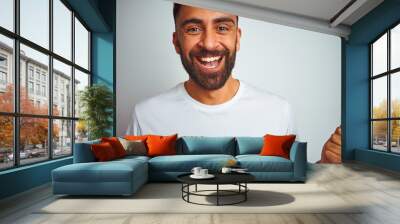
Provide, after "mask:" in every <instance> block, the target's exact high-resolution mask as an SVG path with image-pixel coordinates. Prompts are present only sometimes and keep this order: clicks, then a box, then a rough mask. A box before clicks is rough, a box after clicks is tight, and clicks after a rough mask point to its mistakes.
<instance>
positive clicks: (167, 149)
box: [146, 134, 178, 157]
mask: <svg viewBox="0 0 400 224" xmlns="http://www.w3.org/2000/svg"><path fill="white" fill-rule="evenodd" d="M177 138H178V134H174V135H170V136H161V135H150V136H149V137H147V140H146V144H147V148H148V151H147V155H148V156H152V157H154V156H165V155H175V154H176V139H177Z"/></svg>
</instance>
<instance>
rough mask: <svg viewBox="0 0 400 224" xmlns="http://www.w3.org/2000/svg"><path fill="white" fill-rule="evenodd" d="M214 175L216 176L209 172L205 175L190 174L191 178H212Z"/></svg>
mask: <svg viewBox="0 0 400 224" xmlns="http://www.w3.org/2000/svg"><path fill="white" fill-rule="evenodd" d="M214 177H215V176H214V175H212V174H207V175H204V176H202V175H194V174H192V175H190V178H193V179H211V178H214Z"/></svg>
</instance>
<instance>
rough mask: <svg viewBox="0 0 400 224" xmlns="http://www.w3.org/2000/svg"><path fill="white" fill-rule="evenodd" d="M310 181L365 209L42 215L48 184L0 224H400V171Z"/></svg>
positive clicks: (362, 169)
mask: <svg viewBox="0 0 400 224" xmlns="http://www.w3.org/2000/svg"><path fill="white" fill-rule="evenodd" d="M307 183H310V184H317V185H320V186H323V187H324V188H325V189H327V190H328V191H330V192H332V193H334V194H336V195H337V196H339V197H341V198H342V199H343V200H346V201H355V202H357V203H361V202H362V204H364V205H365V206H364V207H363V208H362V210H361V212H360V213H350V214H349V213H318V214H317V213H313V212H311V213H304V214H281V213H280V214H211V213H209V214H156V213H155V214H38V213H35V212H36V211H38V209H40V208H41V207H42V206H43V205H44V204H46V203H51V202H52V201H54V199H55V197H54V196H53V195H52V194H51V189H50V186H49V185H46V186H42V187H39V188H37V189H34V190H32V191H30V192H25V193H23V194H20V195H18V196H15V197H12V198H9V199H6V200H3V201H1V202H0V223H7V224H8V223H29V224H39V223H42V224H49V223H85V224H88V223H107V224H113V223H116V224H128V223H132V224H133V223H135V224H136V223H138V224H148V223H152V224H156V223H162V224H167V223H171V224H179V223H193V224H196V223H199V224H207V223H211V224H219V223H229V224H237V223H246V224H253V223H254V224H256V223H257V224H258V223H305V224H308V223H362V224H364V223H379V224H386V223H388V224H390V223H393V224H395V223H396V224H398V223H400V174H397V173H392V172H388V171H384V170H382V169H377V168H372V167H368V166H365V165H361V164H345V165H321V164H318V165H313V166H312V167H311V170H310V171H309V174H308V181H307ZM310 197H313V196H312V195H311V196H310ZM315 199H316V200H315V203H316V204H318V203H321V202H320V201H318V200H317V197H316V198H315ZM171 206H174V205H171Z"/></svg>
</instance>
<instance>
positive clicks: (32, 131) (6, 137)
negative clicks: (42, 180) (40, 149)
mask: <svg viewBox="0 0 400 224" xmlns="http://www.w3.org/2000/svg"><path fill="white" fill-rule="evenodd" d="M13 92H14V91H13V85H8V86H7V89H6V92H5V93H0V111H2V112H13V107H14V96H13ZM43 105H46V106H43ZM20 111H21V113H22V114H35V115H38V114H39V115H47V114H48V107H47V104H41V105H34V103H33V101H31V100H30V99H29V96H28V93H27V92H26V89H25V88H24V87H21V88H20ZM55 113H56V114H58V113H59V112H58V110H56V111H55ZM0 127H1V128H0V147H1V148H13V117H12V116H0ZM20 127H21V128H20V139H19V140H20V148H21V149H24V148H25V146H26V145H37V144H42V145H43V146H44V145H45V144H46V143H47V139H48V138H47V137H48V131H49V126H48V119H47V118H32V117H21V118H20ZM58 135H59V127H57V125H54V126H53V138H57V137H58Z"/></svg>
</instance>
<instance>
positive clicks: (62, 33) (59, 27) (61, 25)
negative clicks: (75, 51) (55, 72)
mask: <svg viewBox="0 0 400 224" xmlns="http://www.w3.org/2000/svg"><path fill="white" fill-rule="evenodd" d="M53 8H54V11H53V19H54V20H53V23H54V31H53V37H54V40H53V41H54V43H53V44H54V52H55V53H57V54H59V55H61V56H63V57H64V58H66V59H68V60H71V53H72V42H71V38H72V23H71V19H72V12H71V11H70V10H69V9H68V8H67V7H66V6H65V5H64V4H63V3H62V2H60V0H53Z"/></svg>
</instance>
